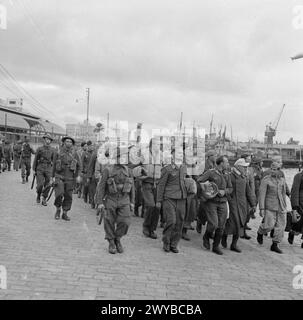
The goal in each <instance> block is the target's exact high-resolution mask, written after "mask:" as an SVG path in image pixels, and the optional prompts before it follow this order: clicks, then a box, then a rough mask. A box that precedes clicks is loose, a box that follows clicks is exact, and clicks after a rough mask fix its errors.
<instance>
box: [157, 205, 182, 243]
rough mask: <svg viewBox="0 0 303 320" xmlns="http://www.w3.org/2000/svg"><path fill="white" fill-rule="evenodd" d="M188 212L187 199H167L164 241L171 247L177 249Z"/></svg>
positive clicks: (164, 211) (164, 213)
mask: <svg viewBox="0 0 303 320" xmlns="http://www.w3.org/2000/svg"><path fill="white" fill-rule="evenodd" d="M185 211H186V199H165V200H164V201H163V215H164V221H165V227H164V229H163V237H162V241H163V242H164V243H165V244H169V245H170V246H171V247H177V245H178V243H179V241H180V239H181V237H182V228H183V223H184V217H185Z"/></svg>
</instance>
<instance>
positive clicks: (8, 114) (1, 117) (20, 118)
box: [0, 106, 65, 135]
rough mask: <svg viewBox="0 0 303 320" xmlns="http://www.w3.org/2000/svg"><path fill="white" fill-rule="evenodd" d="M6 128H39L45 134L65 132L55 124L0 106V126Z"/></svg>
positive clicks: (61, 133)
mask: <svg viewBox="0 0 303 320" xmlns="http://www.w3.org/2000/svg"><path fill="white" fill-rule="evenodd" d="M5 124H6V126H7V127H10V128H14V129H23V130H29V129H30V128H32V127H35V126H39V127H42V129H43V130H44V131H45V132H48V133H53V134H59V135H64V134H65V130H64V129H63V128H62V127H60V126H58V125H57V124H55V123H52V122H50V121H48V120H44V119H41V118H39V117H37V116H34V115H32V114H30V113H26V112H20V111H15V110H11V109H9V108H6V107H2V106H0V126H2V127H3V126H5Z"/></svg>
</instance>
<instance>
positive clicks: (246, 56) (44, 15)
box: [0, 0, 303, 141]
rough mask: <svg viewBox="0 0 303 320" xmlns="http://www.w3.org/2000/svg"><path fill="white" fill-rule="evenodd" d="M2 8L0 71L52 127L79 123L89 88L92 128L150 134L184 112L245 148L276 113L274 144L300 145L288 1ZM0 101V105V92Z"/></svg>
mask: <svg viewBox="0 0 303 320" xmlns="http://www.w3.org/2000/svg"><path fill="white" fill-rule="evenodd" d="M11 3H12V4H13V5H11V4H10V2H9V1H6V3H5V5H7V8H8V13H9V21H8V29H7V31H6V32H1V33H0V41H1V51H0V60H1V63H3V65H5V66H6V67H7V69H8V70H10V71H11V72H12V74H14V75H15V76H16V78H17V79H18V80H19V81H20V83H22V86H24V87H25V88H26V89H27V90H28V91H29V92H31V93H32V94H33V95H34V96H35V97H36V98H37V99H39V101H41V102H42V103H43V105H45V107H47V108H49V109H50V110H51V111H52V112H53V113H55V114H56V115H58V116H57V117H56V121H58V122H60V124H62V123H63V122H71V121H76V122H78V121H82V120H84V119H85V118H86V104H85V98H86V97H85V89H86V88H87V87H90V88H91V120H92V122H93V121H97V119H102V118H103V119H104V118H105V117H106V114H107V113H108V112H110V116H111V118H112V119H117V120H128V121H129V122H130V123H131V124H132V125H135V123H136V122H143V123H144V124H145V126H146V127H149V128H153V127H156V128H157V127H166V126H175V125H176V124H177V122H178V121H179V118H180V113H181V112H183V114H184V119H186V121H188V123H193V121H195V123H199V124H201V125H202V126H204V127H205V128H208V127H209V122H210V119H211V115H212V113H213V114H214V119H215V123H216V125H217V126H220V125H221V124H222V125H223V127H224V125H225V124H226V125H227V127H228V128H230V126H232V127H233V133H234V136H239V138H240V139H247V137H248V136H255V135H258V136H260V137H262V136H263V134H264V130H265V125H266V124H267V123H269V122H270V121H273V120H274V119H275V118H276V117H277V115H278V113H279V109H280V107H281V106H282V104H283V103H286V104H287V108H286V110H285V113H284V114H283V116H282V119H281V123H280V125H279V131H278V136H277V138H281V139H284V140H286V139H288V136H289V134H291V133H292V135H293V136H294V138H296V139H299V140H301V141H303V134H302V132H301V129H300V124H299V121H298V119H299V118H298V115H300V116H302V114H301V111H300V110H301V109H300V108H301V107H302V106H301V102H300V101H302V98H303V94H302V90H301V83H302V80H303V64H302V63H301V62H302V61H297V62H296V63H291V61H290V59H289V57H290V56H291V55H292V54H295V53H297V52H298V51H300V49H302V48H299V43H301V41H302V36H303V31H302V30H295V29H293V27H292V18H293V16H292V15H293V11H292V8H293V5H295V4H296V2H294V1H293V2H291V1H290V2H285V1H283V0H275V1H273V0H270V1H266V2H265V1H261V0H256V1H254V2H251V1H248V0H247V1H240V0H235V1H232V2H227V1H223V0H222V1H221V0H217V1H203V2H202V1H198V0H188V1H177V0H174V1H173V0H162V1H160V0H157V1H148V0H140V1H139V0H128V1H122V0H119V1H118V0H116V1H109V0H101V1H100V0H98V1H97V0H90V1H86V2H83V1H79V0H73V1H67V0H65V1H59V0H52V1H50V0H44V1H38V0H35V1H26V0H18V1H16V0H12V1H11ZM22 3H23V5H22ZM0 80H1V75H0ZM0 95H2V96H5V95H8V93H7V91H6V90H5V88H2V87H1V86H0ZM76 99H80V100H79V101H80V103H78V104H76V103H75V100H76ZM28 108H30V106H29V105H28ZM41 112H43V111H41ZM47 116H48V115H47ZM283 121H285V122H283ZM290 123H292V124H295V125H291V130H290V125H289V124H290Z"/></svg>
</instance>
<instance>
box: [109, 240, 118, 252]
mask: <svg viewBox="0 0 303 320" xmlns="http://www.w3.org/2000/svg"><path fill="white" fill-rule="evenodd" d="M108 242H109V245H108V252H109V253H111V254H116V253H117V249H116V245H115V241H114V240H109V241H108Z"/></svg>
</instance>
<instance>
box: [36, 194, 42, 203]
mask: <svg viewBox="0 0 303 320" xmlns="http://www.w3.org/2000/svg"><path fill="white" fill-rule="evenodd" d="M40 197H41V196H40V194H39V193H38V194H37V198H36V202H37V203H40V201H41V199H40Z"/></svg>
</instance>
